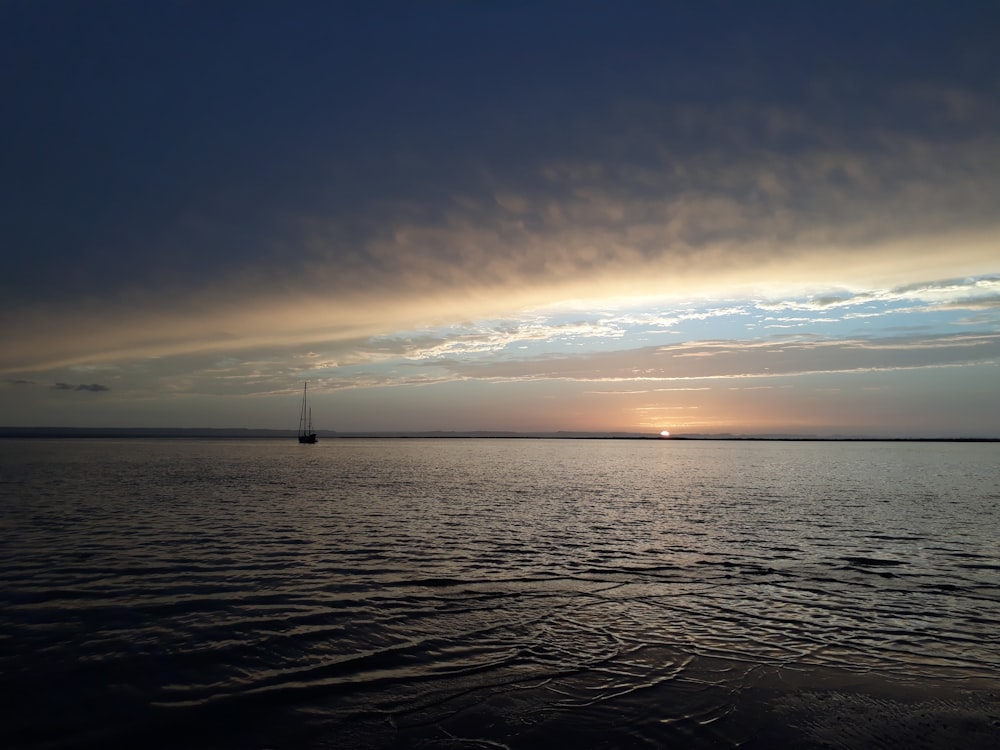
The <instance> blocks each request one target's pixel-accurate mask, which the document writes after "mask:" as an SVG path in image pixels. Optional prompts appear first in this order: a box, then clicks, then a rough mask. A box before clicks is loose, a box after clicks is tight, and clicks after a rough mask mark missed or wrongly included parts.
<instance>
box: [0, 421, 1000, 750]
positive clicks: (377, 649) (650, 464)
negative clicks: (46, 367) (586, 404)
mask: <svg viewBox="0 0 1000 750" xmlns="http://www.w3.org/2000/svg"><path fill="white" fill-rule="evenodd" d="M998 467H1000V444H972V443H970V444H964V443H963V444H955V443H785V442H702V441H697V442H696V441H687V442H685V441H611V440H608V441H605V440H370V441H366V440H327V441H323V442H321V443H319V444H318V445H315V446H300V445H298V444H297V443H295V442H294V441H281V442H278V441H270V440H267V441H265V440H262V441H254V440H242V441H210V440H190V441H188V440H92V441H89V440H72V441H61V440H44V441H0V580H2V582H3V583H2V591H0V675H2V676H0V689H2V694H0V720H2V722H0V731H2V733H3V734H2V735H0V745H2V746H5V747H24V748H48V747H53V748H64V747H196V748H197V747H206V748H207V747H219V748H299V747H302V748H327V747H329V748H353V747H357V748H369V747H370V748H386V747H399V748H402V747H451V748H460V747H469V748H472V747H478V748H504V747H506V748H512V749H513V748H542V747H545V748H548V747H549V746H551V745H553V744H554V743H555V744H558V745H560V746H561V745H563V744H565V745H567V746H575V747H607V748H614V747H692V748H726V747H747V748H755V747H761V748H764V747H817V748H818V747H834V748H861V747H865V748H867V747H900V748H903V747H927V748H937V747H947V748H959V747H963V748H967V747H982V748H986V747H996V746H1000V541H998V540H1000V469H998Z"/></svg>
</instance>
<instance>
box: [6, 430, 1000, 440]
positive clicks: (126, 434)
mask: <svg viewBox="0 0 1000 750" xmlns="http://www.w3.org/2000/svg"><path fill="white" fill-rule="evenodd" d="M295 435H296V432H295V430H266V429H249V428H207V427H206V428H170V427H0V438H6V439H46V438H62V439H66V438H90V439H93V438H118V439H123V438H128V439H133V438H157V439H160V438H174V439H202V440H233V439H248V440H266V439H290V438H293V437H295ZM318 435H319V438H320V439H321V440H345V439H346V440H351V439H373V438H374V439H414V438H416V439H428V438H430V439H444V440H447V439H456V438H464V439H489V440H658V441H672V440H702V441H706V440H707V441H744V442H746V441H772V442H883V443H884V442H896V443H996V442H1000V438H996V437H866V436H851V435H837V436H822V435H787V434H774V435H767V434H760V435H732V434H725V433H724V434H715V435H712V434H693V435H671V436H669V437H663V436H661V435H658V434H645V433H626V432H569V431H558V432H501V431H487V430H481V431H471V432H445V431H391V432H324V431H319V432H318Z"/></svg>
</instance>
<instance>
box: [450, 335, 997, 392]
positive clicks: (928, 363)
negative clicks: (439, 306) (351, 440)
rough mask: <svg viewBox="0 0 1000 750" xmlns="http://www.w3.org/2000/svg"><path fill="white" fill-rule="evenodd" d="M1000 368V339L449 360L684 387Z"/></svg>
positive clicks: (772, 343)
mask: <svg viewBox="0 0 1000 750" xmlns="http://www.w3.org/2000/svg"><path fill="white" fill-rule="evenodd" d="M997 362H1000V334H993V333H983V334H954V335H938V336H922V337H904V336H899V337H881V338H871V339H822V338H819V337H816V336H807V337H784V338H781V339H774V340H764V341H705V342H693V343H686V344H677V345H671V346H655V347H644V348H641V349H629V350H622V351H615V352H598V353H589V354H585V355H579V356H563V357H560V356H550V357H537V358H532V359H525V360H519V361H507V362H476V363H466V362H457V361H451V362H449V363H448V367H449V368H450V369H451V370H452V372H453V373H454V374H455V376H458V377H464V378H476V379H480V378H490V379H498V380H540V379H564V380H585V381H683V380H699V379H720V378H722V379H725V378H748V377H792V376H798V375H805V374H815V373H850V372H867V371H892V370H906V369H919V368H928V367H951V366H956V365H966V364H973V363H984V364H988V363H997Z"/></svg>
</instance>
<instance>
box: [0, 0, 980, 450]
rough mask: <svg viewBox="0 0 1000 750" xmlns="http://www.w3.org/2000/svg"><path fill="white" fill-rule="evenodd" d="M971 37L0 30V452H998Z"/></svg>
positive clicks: (711, 8)
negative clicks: (464, 441)
mask: <svg viewBox="0 0 1000 750" xmlns="http://www.w3.org/2000/svg"><path fill="white" fill-rule="evenodd" d="M998 38H1000V4H997V3H996V2H993V1H992V0H990V1H987V2H973V1H964V2H963V1H962V0H955V2H951V3H937V2H935V3H930V2H920V1H919V0H909V1H907V2H893V1H892V0H886V1H884V2H865V3H859V2H851V1H850V0H848V1H846V2H822V1H821V2H816V3H792V2H782V3H777V2H766V1H763V0H762V1H761V2H753V3H748V2H712V1H711V0H706V1H705V2H698V3H688V2H666V1H664V2H653V1H647V2H634V1H632V0H617V1H615V2H596V1H589V0H579V1H577V2H552V1H550V0H534V1H532V2H520V1H514V0H512V1H511V2H485V1H484V2H457V1H455V2H445V1H443V0H442V1H435V0H428V2H382V1H380V0H366V1H365V2H338V3H327V2H296V3H285V2H276V1H275V2H260V1H257V0H244V1H241V2H226V1H224V0H220V2H213V3H203V2H193V1H192V2H185V1H183V0H175V1H173V2H163V1H162V0H144V2H141V3H137V2H124V1H120V2H116V1H112V0H96V1H95V2H74V1H71V0H64V1H61V2H60V1H57V0H5V2H2V3H0V107H2V109H0V111H2V112H3V114H2V116H0V174H2V175H3V178H2V180H0V424H2V425H7V426H75V427H220V428H226V427H241V428H288V429H294V428H296V427H297V424H298V415H299V402H300V398H301V392H302V387H303V383H304V382H305V381H308V382H309V391H310V394H311V396H312V407H313V415H314V423H315V427H316V428H318V429H321V430H337V431H422V430H513V431H555V430H572V431H598V432H600V431H624V432H638V433H651V434H656V433H659V432H661V431H662V430H668V431H670V432H672V433H673V434H717V433H731V434H737V435H748V434H803V435H821V436H826V435H852V436H888V437H1000V45H998V44H997V42H996V40H997V39H998Z"/></svg>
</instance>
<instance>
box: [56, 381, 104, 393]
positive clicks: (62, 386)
mask: <svg viewBox="0 0 1000 750" xmlns="http://www.w3.org/2000/svg"><path fill="white" fill-rule="evenodd" d="M52 388H53V390H56V391H91V392H93V393H100V392H102V391H110V390H111V388H109V387H108V386H106V385H100V384H99V383H89V384H88V383H80V384H79V385H71V384H70V383H56V384H55V385H53V386H52Z"/></svg>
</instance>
